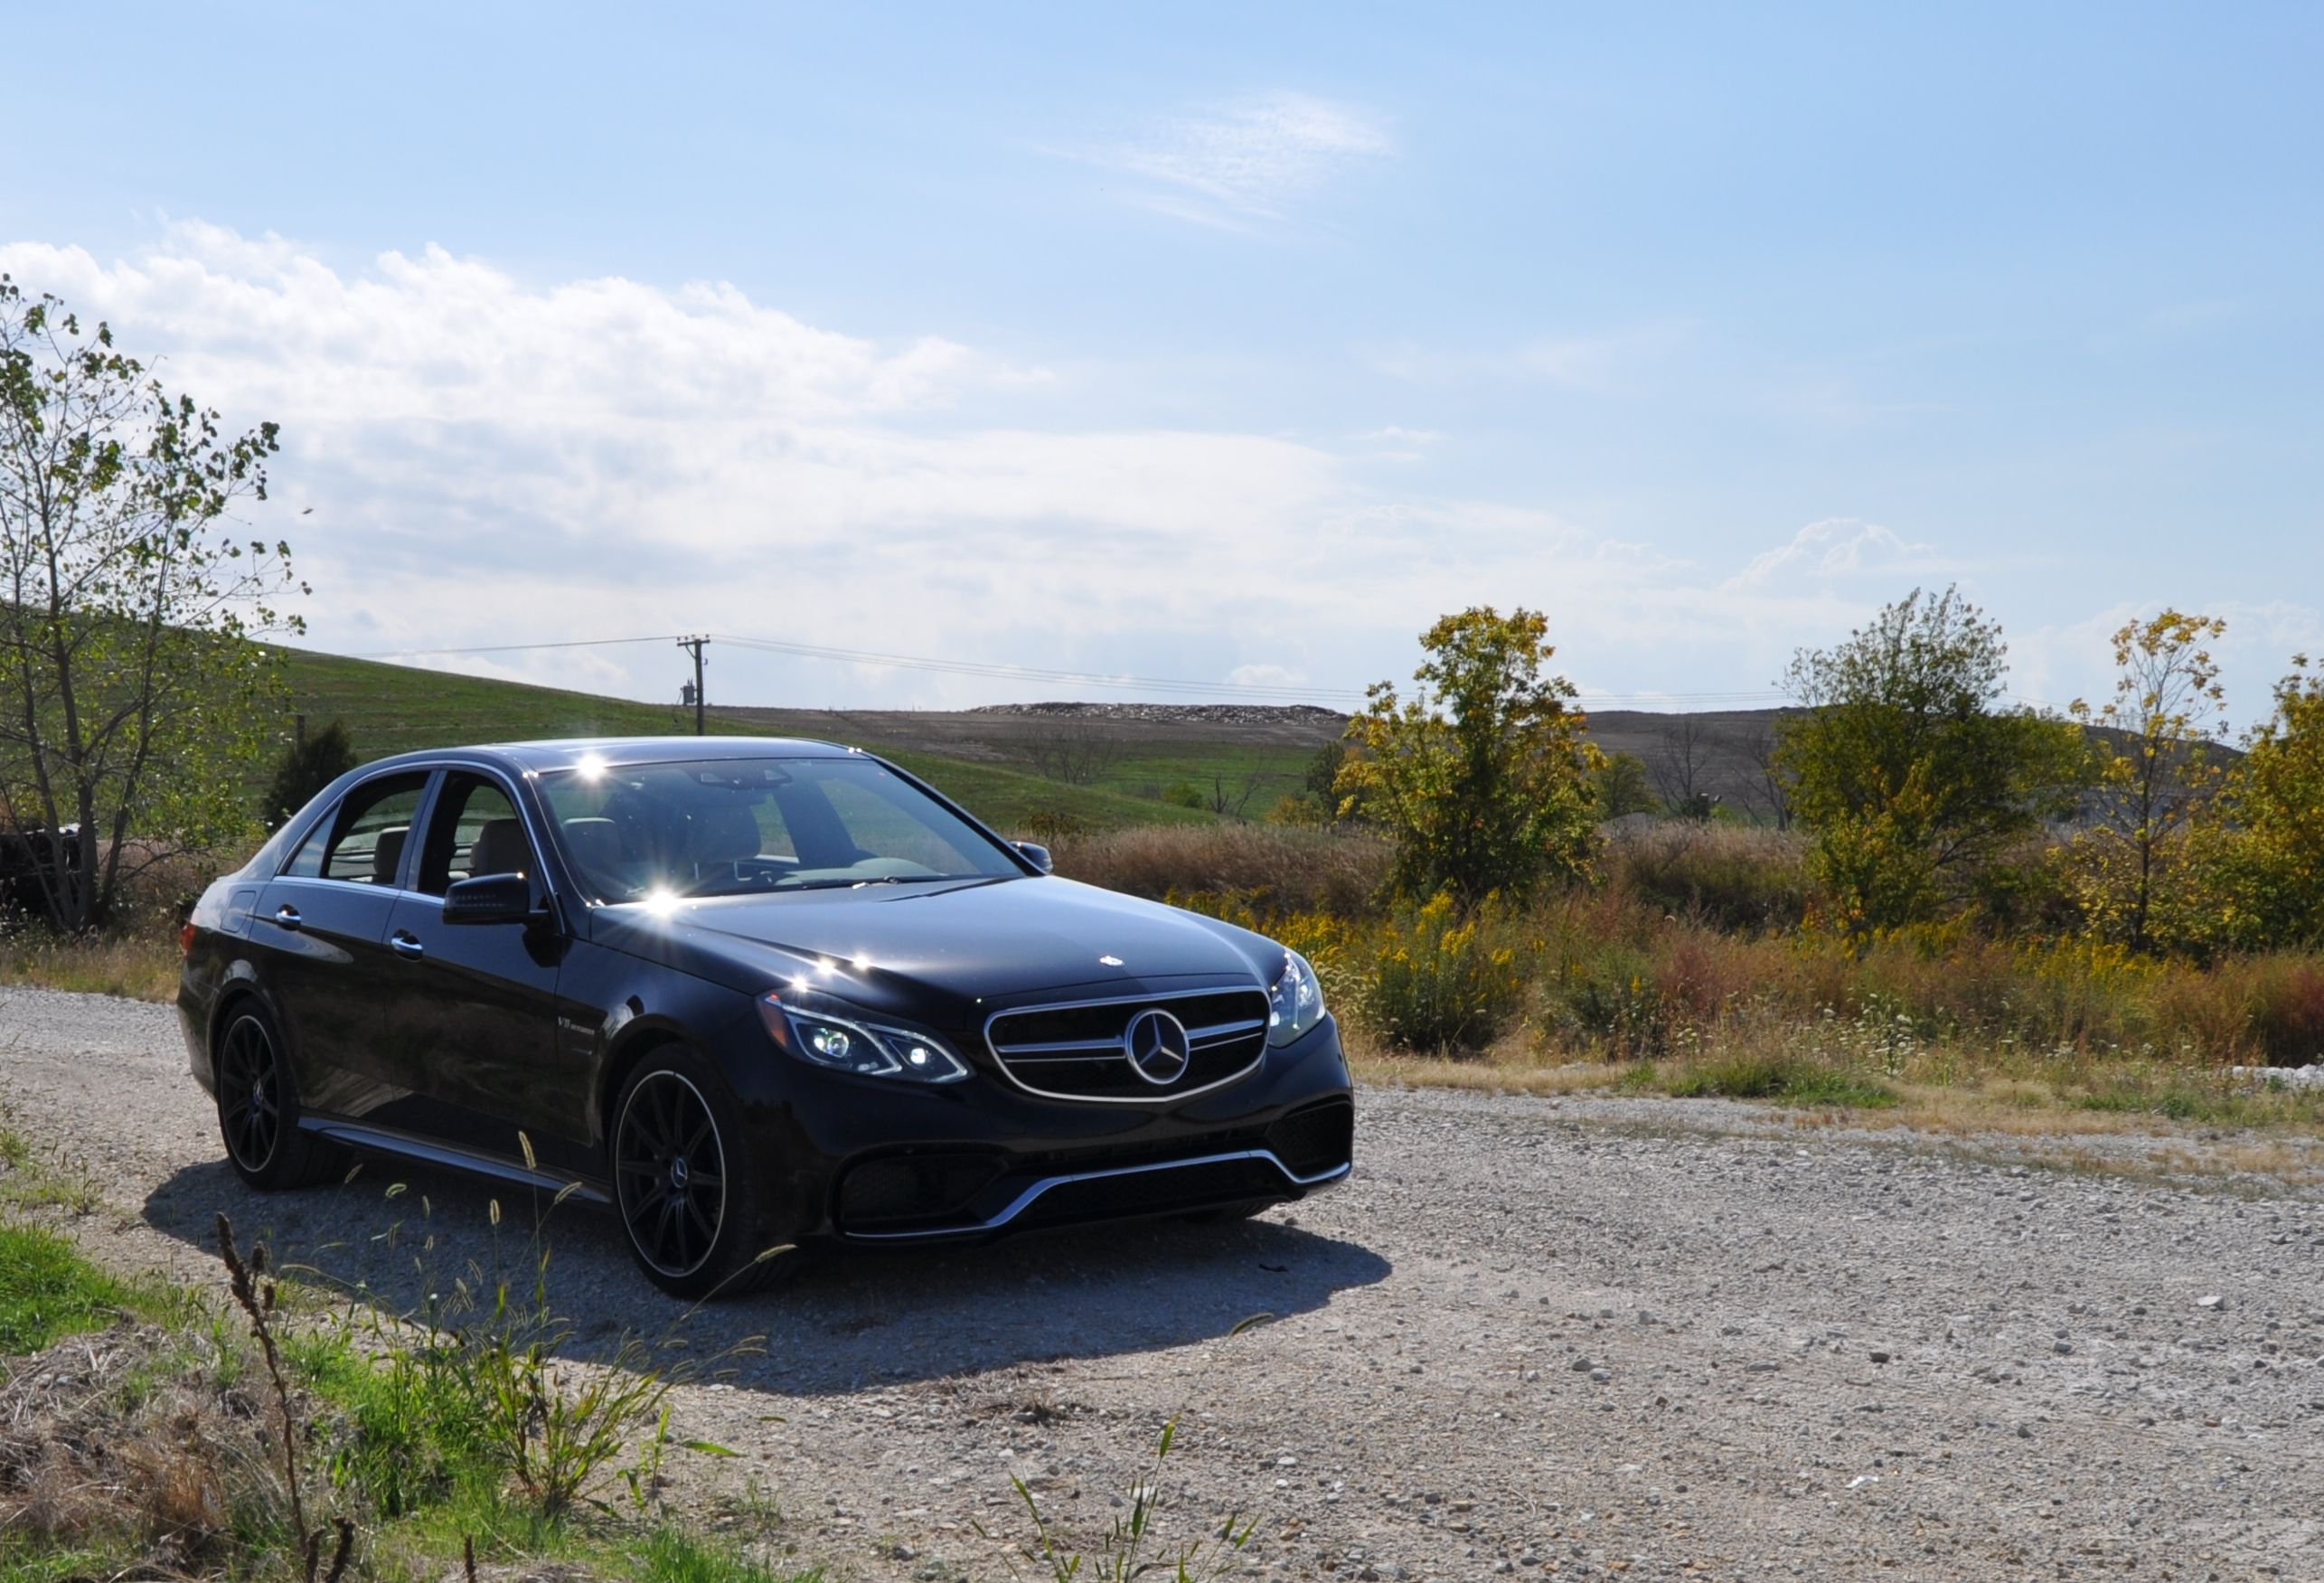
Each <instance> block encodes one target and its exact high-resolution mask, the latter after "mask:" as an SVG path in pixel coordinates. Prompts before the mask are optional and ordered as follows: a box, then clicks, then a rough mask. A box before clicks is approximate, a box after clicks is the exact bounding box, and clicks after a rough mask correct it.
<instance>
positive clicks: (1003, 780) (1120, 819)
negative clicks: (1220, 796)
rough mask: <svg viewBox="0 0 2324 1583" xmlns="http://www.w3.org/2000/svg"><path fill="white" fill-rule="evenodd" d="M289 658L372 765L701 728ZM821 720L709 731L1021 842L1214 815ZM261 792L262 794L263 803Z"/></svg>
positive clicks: (737, 716) (296, 702)
mask: <svg viewBox="0 0 2324 1583" xmlns="http://www.w3.org/2000/svg"><path fill="white" fill-rule="evenodd" d="M286 654H287V672H288V676H289V683H290V693H291V711H292V712H293V713H294V714H304V715H305V716H306V723H307V726H308V728H309V729H310V730H321V729H322V728H323V727H324V726H325V725H327V724H329V723H330V722H331V721H334V720H340V721H344V722H345V723H346V727H347V733H348V736H349V737H350V738H351V739H352V740H353V743H354V747H355V751H356V753H357V754H358V755H360V756H361V757H362V758H363V759H367V760H368V759H384V758H387V757H388V756H390V754H395V753H404V752H409V751H412V750H414V749H423V748H443V747H450V746H455V745H457V744H460V743H464V742H511V741H531V740H541V739H544V738H554V737H592V736H683V735H689V734H691V733H692V730H693V716H692V713H691V711H684V710H681V709H678V708H677V707H675V706H674V705H664V704H658V703H635V702H630V701H628V700H626V699H620V698H603V697H599V696H597V695H596V694H594V693H569V692H564V691H561V690H560V689H557V688H553V687H535V686H532V685H530V684H528V683H522V682H501V681H490V680H485V679H483V678H479V677H475V676H455V675H450V674H446V673H444V672H441V671H424V670H419V669H417V668H415V667H413V666H410V665H390V664H380V663H379V662H377V661H374V660H355V659H346V658H343V657H342V656H340V655H318V654H311V653H308V652H306V651H305V650H301V649H293V650H287V651H286ZM801 718H803V719H804V718H810V717H801ZM811 718H812V719H813V720H814V721H815V729H813V730H808V729H806V728H805V727H804V726H776V725H774V724H771V723H769V720H768V719H767V718H761V717H758V716H756V715H746V713H745V712H743V711H711V716H710V721H709V728H710V731H711V732H712V733H713V734H716V735H721V736H766V735H778V734H780V735H793V734H795V735H802V736H813V737H815V738H818V739H820V740H824V741H835V742H842V743H845V744H847V745H849V746H852V747H860V748H864V749H869V750H870V751H872V752H876V753H878V754H880V756H881V757H882V758H886V759H892V760H894V761H895V762H896V763H898V764H899V765H901V766H902V767H903V768H906V769H908V770H910V771H911V772H912V773H913V774H915V775H917V776H920V777H923V778H924V779H927V780H929V781H931V782H933V783H934V784H935V785H936V786H937V787H939V788H941V789H942V790H943V791H944V792H945V793H946V795H947V796H952V797H955V798H957V799H958V800H959V801H960V802H961V803H963V804H964V805H965V806H967V807H968V809H969V810H970V811H971V812H972V813H974V814H975V815H977V816H978V817H979V818H982V819H983V820H985V821H986V822H987V823H989V824H993V825H994V826H995V827H996V828H998V829H1000V830H1002V831H1003V832H1004V833H1006V834H1011V835H1038V834H1041V833H1042V832H1044V831H1045V830H1054V829H1057V828H1059V827H1063V828H1067V829H1076V828H1079V829H1089V830H1115V829H1120V828H1122V827H1123V826H1124V825H1131V824H1189V823H1198V824H1199V823H1202V822H1204V821H1207V820H1209V818H1210V817H1211V815H1209V814H1206V813H1199V812H1196V811H1194V810H1191V809H1187V808H1179V807H1172V806H1169V805H1167V804H1164V803H1162V802H1158V801H1147V800H1144V799H1141V798H1137V797H1133V796H1127V795H1125V794H1124V793H1123V792H1121V791H1119V790H1115V789H1114V788H1112V787H1105V786H1069V785H1067V784H1065V783H1064V782H1062V781H1055V780H1049V779H1045V778H1043V777H1041V776H1040V775H1038V774H1035V773H1033V772H1032V771H1031V770H1030V768H1025V767H1023V766H1022V765H1021V764H1018V763H1014V762H1011V760H1009V759H1007V758H1005V757H1003V756H1001V755H997V754H993V755H984V756H981V757H980V756H978V755H977V754H976V753H974V752H973V751H970V752H964V753H959V754H955V753H949V752H946V751H945V750H944V749H943V747H942V746H936V747H935V748H934V749H933V750H932V749H931V748H930V747H929V746H927V745H923V740H911V739H909V738H908V737H907V736H906V734H904V733H899V732H897V731H895V730H865V729H861V727H858V726H854V725H852V724H851V723H850V722H851V721H855V720H857V719H858V718H859V717H854V716H848V715H822V716H816V717H811ZM935 718H936V719H939V720H942V719H951V718H957V717H949V716H938V717H935ZM290 730H291V721H289V720H285V721H284V722H283V733H284V736H285V738H286V740H287V738H288V736H289V734H290ZM924 740H925V742H926V743H927V744H945V743H946V741H947V739H946V738H945V737H944V736H943V735H941V734H940V733H936V732H931V733H928V734H927V736H926V738H925V739H924ZM257 793H258V788H257V787H253V788H252V794H251V795H252V796H253V798H255V797H256V796H257Z"/></svg>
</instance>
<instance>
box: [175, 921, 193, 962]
mask: <svg viewBox="0 0 2324 1583" xmlns="http://www.w3.org/2000/svg"><path fill="white" fill-rule="evenodd" d="M177 954H178V955H179V956H193V925H192V924H190V923H188V924H180V925H179V926H178V930H177Z"/></svg>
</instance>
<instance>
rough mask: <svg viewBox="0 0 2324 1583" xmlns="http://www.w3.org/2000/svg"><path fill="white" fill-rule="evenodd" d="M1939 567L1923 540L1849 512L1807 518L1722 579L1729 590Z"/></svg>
mask: <svg viewBox="0 0 2324 1583" xmlns="http://www.w3.org/2000/svg"><path fill="white" fill-rule="evenodd" d="M1941 570H1943V562H1942V561H1939V560H1938V558H1937V554H1936V551H1935V550H1934V547H1932V546H1930V545H1927V544H1915V543H1908V542H1905V540H1904V539H1903V538H1901V537H1899V536H1898V535H1897V534H1896V532H1893V531H1891V530H1889V529H1887V528H1884V527H1882V526H1881V525H1880V524H1879V523H1868V522H1861V521H1858V519H1856V518H1854V517H1826V518H1825V519H1824V520H1823V521H1821V522H1817V523H1809V524H1808V525H1807V526H1806V527H1804V528H1802V529H1801V530H1800V531H1799V532H1796V533H1794V534H1792V538H1791V541H1790V542H1788V543H1784V544H1781V545H1778V546H1777V547H1776V548H1774V549H1773V550H1767V551H1762V552H1761V553H1759V554H1757V555H1755V556H1753V557H1752V558H1751V563H1750V564H1749V565H1748V566H1745V568H1744V569H1743V570H1741V571H1739V572H1737V573H1736V575H1735V576H1734V577H1732V578H1730V579H1727V583H1726V585H1725V586H1726V587H1727V588H1728V589H1752V588H1764V587H1767V586H1769V585H1770V584H1773V583H1776V582H1779V581H1798V580H1800V579H1818V580H1829V579H1837V578H1861V577H1865V576H1868V575H1872V576H1878V577H1880V578H1882V579H1886V580H1887V581H1890V582H1894V581H1896V579H1898V578H1899V577H1917V576H1921V575H1923V574H1925V573H1935V572H1939V571H1941Z"/></svg>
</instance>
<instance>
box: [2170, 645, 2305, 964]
mask: <svg viewBox="0 0 2324 1583" xmlns="http://www.w3.org/2000/svg"><path fill="white" fill-rule="evenodd" d="M2245 746H2246V747H2247V748H2248V749H2249V751H2248V752H2247V753H2246V755H2245V756H2244V761H2243V762H2242V763H2241V764H2239V765H2237V766H2236V767H2235V772H2234V774H2233V776H2232V777H2230V779H2229V782H2228V786H2227V791H2226V796H2225V799H2224V801H2225V805H2226V809H2225V811H2226V814H2227V818H2226V819H2225V820H2222V821H2217V822H2213V821H2206V822H2205V825H2204V827H2199V828H2198V829H2197V832H2196V833H2195V834H2196V836H2197V848H2198V851H2199V852H2201V853H2203V854H2204V855H2209V854H2211V853H2216V854H2217V861H2218V867H2219V875H2220V877H2219V889H2220V890H2221V891H2223V892H2224V894H2223V895H2222V896H2221V897H2220V898H2219V900H2218V903H2217V905H2216V909H2214V913H2215V917H2216V919H2217V920H2218V921H2217V923H2216V926H2215V929H2214V933H2215V938H2216V941H2217V943H2219V944H2224V945H2230V946H2242V947H2270V946H2318V945H2324V674H2318V672H2317V671H2315V670H2313V669H2311V668H2310V665H2309V662H2308V658H2307V656H2306V655H2300V656H2297V657H2296V658H2295V659H2294V660H2293V662H2292V671H2291V674H2290V675H2288V676H2286V677H2285V678H2284V679H2283V680H2282V682H2279V683H2277V684H2276V689H2275V711H2274V713H2273V714H2272V715H2271V716H2270V717H2269V719H2268V720H2267V721H2265V722H2264V723H2263V724H2262V725H2261V726H2260V727H2259V728H2258V729H2257V730H2254V731H2253V733H2252V734H2251V737H2250V738H2249V739H2248V740H2247V741H2246V743H2245Z"/></svg>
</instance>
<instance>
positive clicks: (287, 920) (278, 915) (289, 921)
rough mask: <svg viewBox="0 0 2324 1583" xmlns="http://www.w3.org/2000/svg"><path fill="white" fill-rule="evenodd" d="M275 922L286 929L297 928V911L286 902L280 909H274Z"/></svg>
mask: <svg viewBox="0 0 2324 1583" xmlns="http://www.w3.org/2000/svg"><path fill="white" fill-rule="evenodd" d="M275 921H276V922H277V923H278V924H280V925H282V927H283V928H287V929H296V928H298V909H297V908H296V907H293V906H292V905H291V904H290V903H289V902H287V901H286V902H284V903H283V904H282V905H281V906H280V907H278V908H276V909H275Z"/></svg>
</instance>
